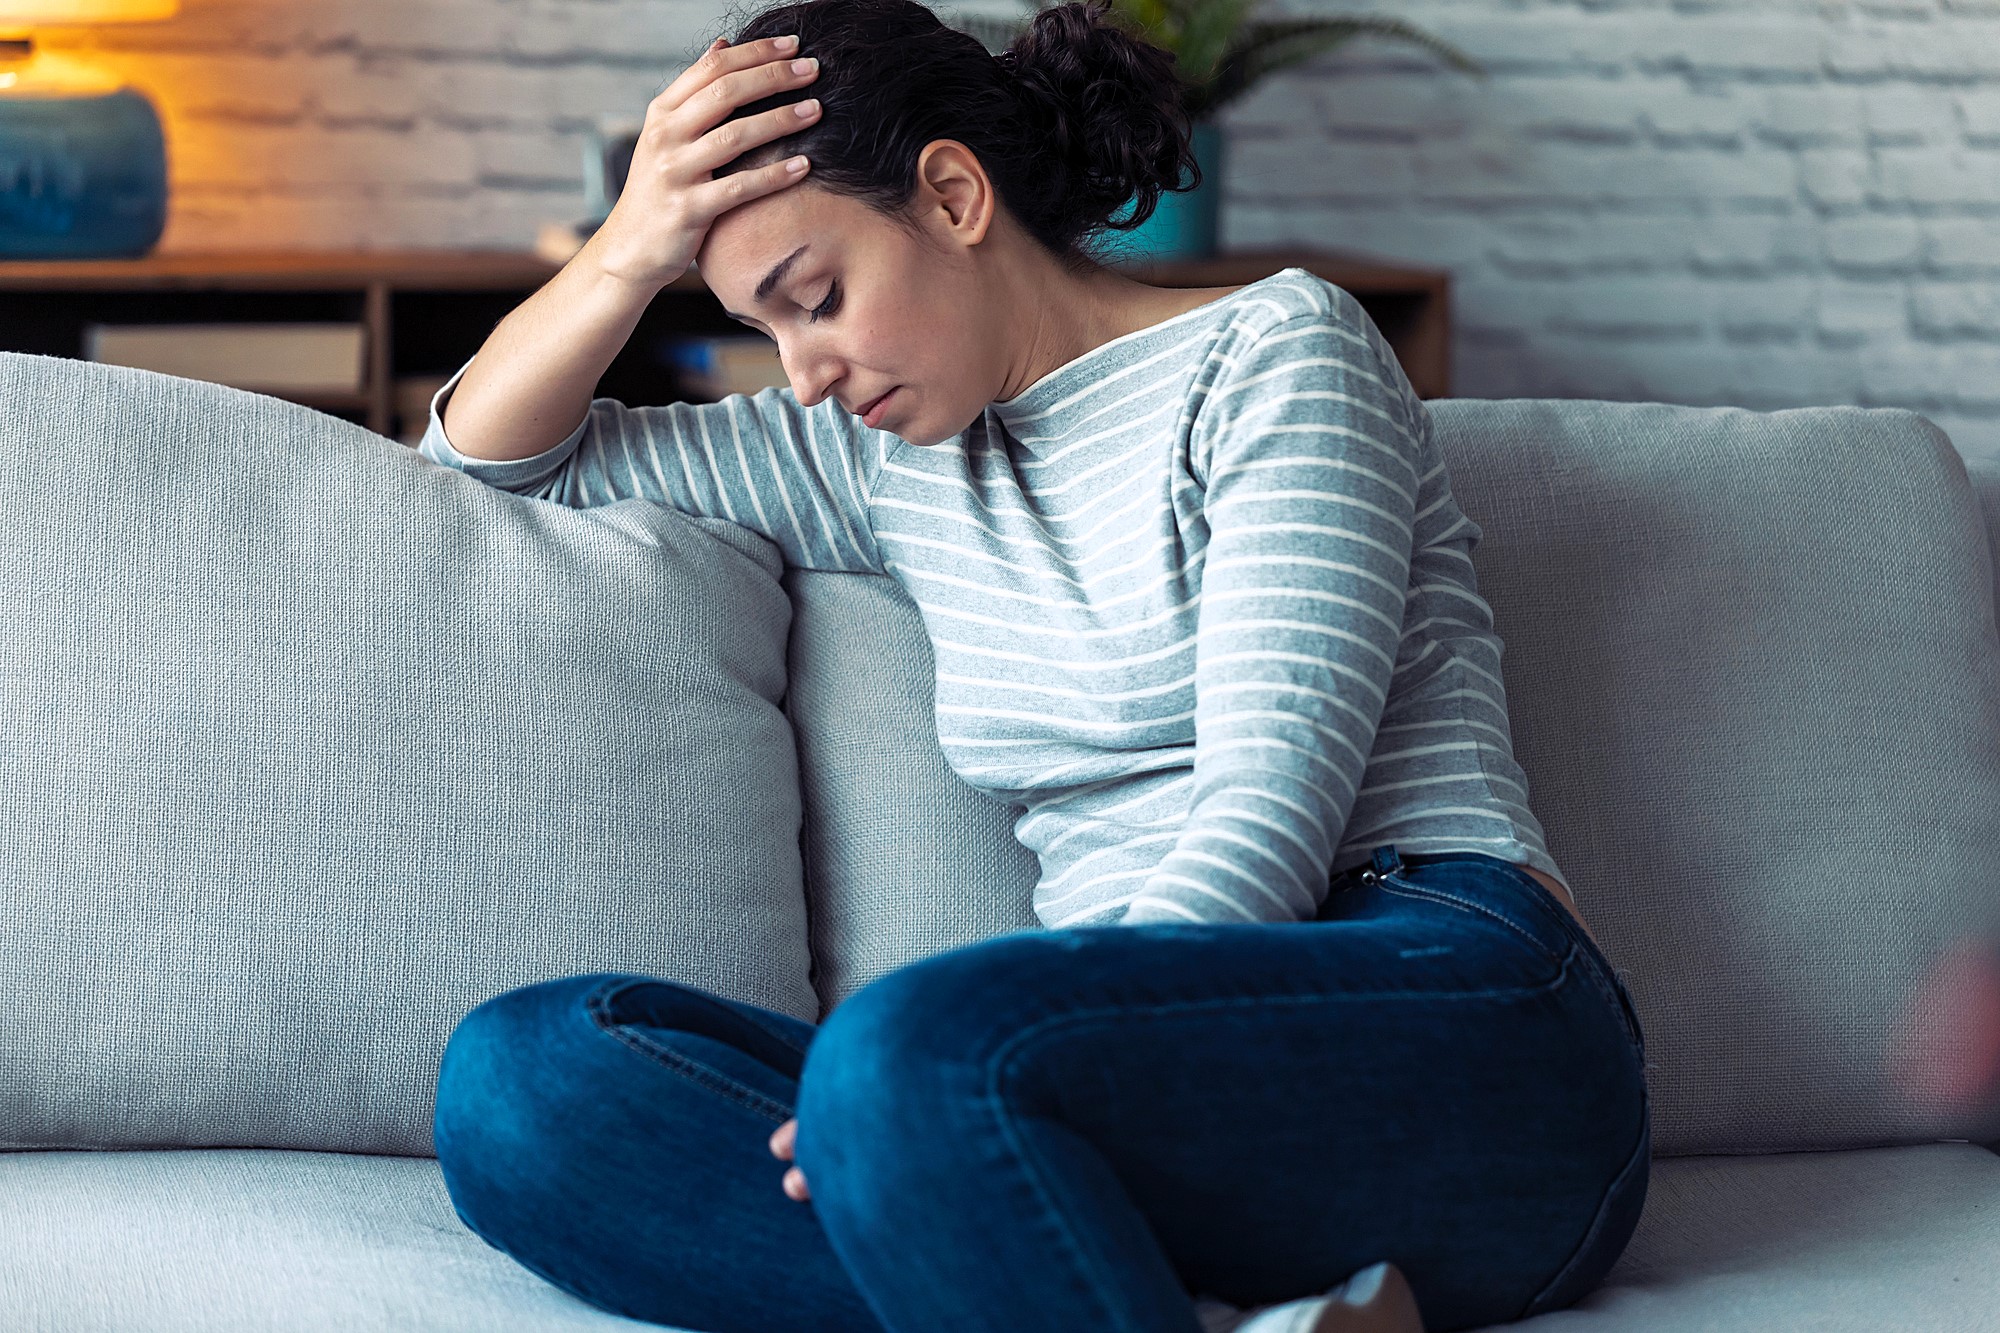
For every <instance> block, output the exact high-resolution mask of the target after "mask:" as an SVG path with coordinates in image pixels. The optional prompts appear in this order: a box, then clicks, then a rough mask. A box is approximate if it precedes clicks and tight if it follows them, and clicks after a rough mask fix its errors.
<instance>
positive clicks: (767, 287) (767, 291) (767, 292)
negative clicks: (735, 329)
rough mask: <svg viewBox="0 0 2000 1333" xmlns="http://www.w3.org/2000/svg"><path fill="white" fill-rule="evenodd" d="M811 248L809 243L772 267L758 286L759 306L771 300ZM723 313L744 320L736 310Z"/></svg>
mask: <svg viewBox="0 0 2000 1333" xmlns="http://www.w3.org/2000/svg"><path fill="white" fill-rule="evenodd" d="M811 248H812V242H811V241H807V242H806V243H805V244H804V245H802V246H800V247H799V248H798V249H796V250H794V251H792V252H791V253H790V254H788V255H786V256H785V257H784V258H783V259H780V260H779V261H778V262H777V263H775V264H773V265H772V266H771V271H770V272H769V273H766V274H765V275H764V280H763V281H762V282H760V283H758V284H757V293H756V301H757V304H758V305H763V304H764V303H765V302H766V301H768V300H770V299H771V293H772V292H773V291H774V290H775V289H776V288H777V286H778V284H779V283H781V282H783V281H784V280H785V275H786V274H787V273H789V272H791V271H792V265H793V264H795V263H797V262H798V258H799V256H800V255H802V254H804V253H805V252H806V251H807V250H810V249H811ZM722 313H723V314H725V315H727V316H729V317H730V318H731V319H742V318H743V316H742V315H739V314H737V313H736V312H735V311H734V310H724V311H723V312H722Z"/></svg>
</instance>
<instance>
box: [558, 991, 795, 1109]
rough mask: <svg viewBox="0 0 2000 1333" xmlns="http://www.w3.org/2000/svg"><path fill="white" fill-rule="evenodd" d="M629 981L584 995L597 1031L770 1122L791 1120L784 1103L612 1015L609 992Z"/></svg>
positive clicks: (611, 992) (612, 992)
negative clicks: (633, 1028)
mask: <svg viewBox="0 0 2000 1333" xmlns="http://www.w3.org/2000/svg"><path fill="white" fill-rule="evenodd" d="M631 984H633V983H631V982H613V983H610V984H609V985H607V986H603V987H600V988H598V989H597V990H595V991H593V992H592V993H591V994H590V995H589V996H588V997H586V1000H585V1003H586V1004H587V1005H588V1006H589V1009H590V1016H591V1019H592V1021H594V1022H595V1023H596V1024H597V1026H598V1028H599V1029H600V1030H602V1031H603V1032H605V1033H608V1034H609V1035H610V1036H611V1037H612V1038H614V1039H615V1040H617V1041H619V1042H621V1043H623V1044H624V1045H625V1046H627V1047H629V1048H630V1049H632V1050H634V1051H637V1052H638V1053H639V1054H640V1055H643V1056H645V1057H646V1058H647V1059H649V1060H652V1061H653V1062H654V1063H656V1064H658V1065H660V1066H662V1067H663V1068H665V1069H668V1070H670V1071H672V1072H673V1073H676V1074H679V1075H680V1076H681V1077H682V1078H684V1079H686V1080H687V1081H688V1082H690V1083H693V1084H695V1085H696V1086H697V1087H701V1088H706V1089H707V1090H708V1091H710V1092H713V1093H715V1094H716V1095H718V1096H720V1097H723V1098H726V1099H728V1100H729V1101H732V1102H735V1103H737V1104H738V1105H739V1106H743V1107H745V1108H747V1109H749V1110H751V1111H754V1112H756V1113H757V1114H759V1115H761V1116H764V1117H765V1118H767V1119H769V1120H771V1121H773V1122H774V1123H777V1124H783V1123H784V1122H785V1121H787V1120H789V1119H791V1117H792V1111H791V1108H790V1107H788V1106H786V1105H785V1104H784V1103H782V1102H778V1101H774V1100H772V1099H771V1098H769V1097H766V1096H765V1095H764V1094H763V1093H761V1092H758V1091H757V1090H756V1089H754V1088H750V1087H746V1086H744V1085H743V1084H741V1083H738V1082H737V1081H736V1080H735V1079H733V1078H731V1077H729V1075H727V1074H725V1073H723V1072H722V1071H721V1070H719V1069H711V1068H710V1067H709V1066H707V1065H705V1064H702V1063H701V1062H700V1061H698V1060H691V1059H689V1058H688V1057H687V1056H685V1055H682V1054H681V1053H680V1052H678V1051H673V1050H669V1049H668V1048H666V1047H664V1046H660V1045H658V1044H656V1043H654V1042H651V1041H648V1040H647V1039H646V1038H644V1037H641V1036H640V1035H639V1034H638V1033H636V1032H634V1031H632V1030H631V1029H630V1028H628V1027H626V1026H625V1025H624V1024H622V1023H619V1022H618V1021H617V1020H616V1019H614V1018H612V1017H611V1011H610V998H611V995H612V994H614V993H615V992H616V991H618V990H620V989H622V988H624V987H625V986H627V985H631Z"/></svg>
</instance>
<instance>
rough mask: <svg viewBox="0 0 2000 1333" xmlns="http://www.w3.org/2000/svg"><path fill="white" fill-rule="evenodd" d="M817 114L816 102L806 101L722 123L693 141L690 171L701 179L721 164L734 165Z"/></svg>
mask: <svg viewBox="0 0 2000 1333" xmlns="http://www.w3.org/2000/svg"><path fill="white" fill-rule="evenodd" d="M820 112H821V105H820V100H819V99H818V98H817V97H808V98H805V99H804V100H802V101H798V102H788V103H786V104H785V105H784V106H774V107H772V108H770V109H769V110H768V111H760V112H758V113H757V114H756V115H754V116H744V117H743V118H741V119H740V120H730V121H724V122H723V123H722V124H720V125H717V126H716V127H715V128H714V129H712V130H710V131H709V132H708V133H707V134H704V135H702V136H701V138H699V139H697V140H695V142H694V149H695V153H694V170H695V171H697V172H700V173H703V174H704V176H705V174H706V173H708V172H711V171H714V170H715V169H716V168H717V167H719V166H721V165H722V164H723V163H725V162H734V161H735V160H736V159H737V158H739V157H741V156H742V155H743V154H744V153H746V152H748V151H749V150H750V149H752V148H755V147H757V146H758V145H760V144H767V143H770V142H771V141H772V140H773V139H782V138H784V137H785V136H786V135H787V134H797V133H799V132H800V131H802V130H804V129H806V128H807V127H808V126H811V125H813V124H815V123H817V122H818V120H819V118H820Z"/></svg>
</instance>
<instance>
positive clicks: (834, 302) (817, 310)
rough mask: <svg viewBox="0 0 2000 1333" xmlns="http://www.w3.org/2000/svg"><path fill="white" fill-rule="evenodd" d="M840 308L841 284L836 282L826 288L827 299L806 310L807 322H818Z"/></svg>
mask: <svg viewBox="0 0 2000 1333" xmlns="http://www.w3.org/2000/svg"><path fill="white" fill-rule="evenodd" d="M838 309H840V284H839V283H837V282H836V283H834V284H832V285H831V286H829V287H828V288H827V289H826V299H825V300H824V301H821V302H820V303H819V304H818V305H816V306H814V307H813V308H812V309H811V310H809V311H807V312H806V322H807V323H808V324H817V323H818V322H819V321H820V320H822V319H825V318H826V317H827V316H828V315H831V314H832V313H833V312H834V311H836V310H838Z"/></svg>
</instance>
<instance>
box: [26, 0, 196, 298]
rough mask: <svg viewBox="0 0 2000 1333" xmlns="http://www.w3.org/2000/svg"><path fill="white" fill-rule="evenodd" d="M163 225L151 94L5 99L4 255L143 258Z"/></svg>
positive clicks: (163, 169) (163, 158)
mask: <svg viewBox="0 0 2000 1333" xmlns="http://www.w3.org/2000/svg"><path fill="white" fill-rule="evenodd" d="M5 4H6V0H0V7H3V6H4V5H5ZM166 224H167V146H166V139H165V137H164V135H163V134H162V133H161V130H160V118H159V116H158V115H157V114H156V113H155V112H154V110H153V104H152V103H151V102H150V101H148V100H147V99H146V97H145V95H144V94H142V93H140V92H139V91H138V90H137V89H133V88H120V89H119V90H118V91H116V92H113V93H104V94H97V93H86V94H76V95H64V96H55V97H40V96H19V97H9V96H6V95H4V94H0V259H116V258H136V257H138V256H140V255H144V254H147V253H149V252H150V251H151V250H152V248H153V244H154V242H156V241H158V240H159V239H160V233H161V232H162V231H163V230H164V229H165V228H166Z"/></svg>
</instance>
